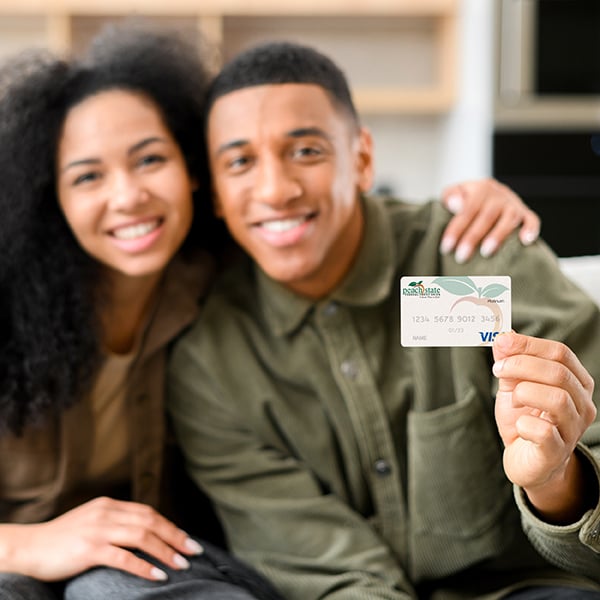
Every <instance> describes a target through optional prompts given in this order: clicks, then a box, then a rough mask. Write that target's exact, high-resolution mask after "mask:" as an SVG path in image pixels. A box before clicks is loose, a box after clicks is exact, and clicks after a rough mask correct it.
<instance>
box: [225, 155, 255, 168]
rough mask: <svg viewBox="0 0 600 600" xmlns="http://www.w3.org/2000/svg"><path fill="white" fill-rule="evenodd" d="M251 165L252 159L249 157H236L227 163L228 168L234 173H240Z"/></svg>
mask: <svg viewBox="0 0 600 600" xmlns="http://www.w3.org/2000/svg"><path fill="white" fill-rule="evenodd" d="M249 164H250V159H249V158H248V157H247V156H236V157H235V158H232V159H230V160H228V161H227V168H228V169H230V170H232V171H239V170H240V169H243V168H244V167H246V166H247V165H249Z"/></svg>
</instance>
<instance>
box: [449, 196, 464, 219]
mask: <svg viewBox="0 0 600 600" xmlns="http://www.w3.org/2000/svg"><path fill="white" fill-rule="evenodd" d="M446 206H447V207H448V210H449V211H450V212H451V213H452V214H454V215H457V214H458V213H460V212H461V211H462V209H463V201H462V196H461V195H460V194H450V196H448V200H446Z"/></svg>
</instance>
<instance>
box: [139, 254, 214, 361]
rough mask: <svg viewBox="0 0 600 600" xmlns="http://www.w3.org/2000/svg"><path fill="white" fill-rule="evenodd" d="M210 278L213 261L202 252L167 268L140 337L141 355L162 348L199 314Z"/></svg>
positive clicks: (177, 261) (212, 273)
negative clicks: (155, 301)
mask: <svg viewBox="0 0 600 600" xmlns="http://www.w3.org/2000/svg"><path fill="white" fill-rule="evenodd" d="M213 275H214V261H213V259H212V257H211V256H210V255H209V254H208V253H206V252H203V251H198V252H197V253H195V254H194V255H193V256H189V257H186V258H185V259H184V258H183V257H182V256H177V257H176V258H175V259H174V260H173V262H172V263H171V264H170V265H169V267H168V268H167V270H166V272H165V275H164V279H163V282H162V286H161V289H160V292H159V294H160V295H159V298H158V300H157V304H156V306H155V310H154V311H153V314H152V315H151V317H150V322H149V323H148V325H147V329H146V331H145V334H144V341H143V349H142V353H143V354H144V355H148V354H151V353H152V352H153V351H154V350H155V349H157V348H160V347H162V346H164V345H165V344H166V343H168V342H169V341H170V340H172V339H173V338H174V337H175V336H176V335H177V334H178V333H179V332H180V331H181V330H182V329H184V328H185V327H186V326H187V325H189V324H190V323H192V322H193V321H194V319H195V318H196V317H197V316H198V314H199V310H200V309H199V306H200V300H201V298H202V296H203V295H204V294H205V293H206V291H207V288H208V286H209V284H210V281H211V279H212V277H213Z"/></svg>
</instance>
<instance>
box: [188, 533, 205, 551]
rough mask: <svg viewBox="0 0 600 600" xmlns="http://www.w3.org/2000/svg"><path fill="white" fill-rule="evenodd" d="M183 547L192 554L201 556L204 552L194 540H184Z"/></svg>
mask: <svg viewBox="0 0 600 600" xmlns="http://www.w3.org/2000/svg"><path fill="white" fill-rule="evenodd" d="M185 547H186V548H187V549H188V550H189V551H190V552H191V553H192V554H202V553H203V552H204V548H203V547H202V546H201V545H200V544H199V543H198V542H197V541H196V540H193V539H192V538H190V537H189V538H187V540H185Z"/></svg>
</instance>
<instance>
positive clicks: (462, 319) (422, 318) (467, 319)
mask: <svg viewBox="0 0 600 600" xmlns="http://www.w3.org/2000/svg"><path fill="white" fill-rule="evenodd" d="M411 320H412V322H413V323H430V322H432V323H488V324H489V323H498V322H499V321H500V317H499V316H498V315H433V316H429V315H413V316H412V317H411ZM457 333H460V332H457Z"/></svg>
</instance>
